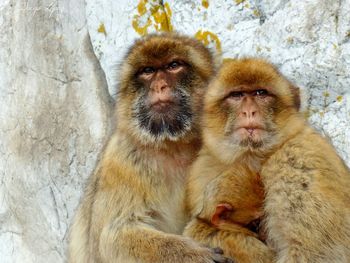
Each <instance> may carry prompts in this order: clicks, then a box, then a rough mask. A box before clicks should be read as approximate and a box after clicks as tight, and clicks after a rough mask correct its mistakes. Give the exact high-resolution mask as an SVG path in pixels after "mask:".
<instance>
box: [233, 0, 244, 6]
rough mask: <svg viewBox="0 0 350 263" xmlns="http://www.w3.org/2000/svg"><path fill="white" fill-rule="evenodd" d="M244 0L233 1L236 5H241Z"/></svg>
mask: <svg viewBox="0 0 350 263" xmlns="http://www.w3.org/2000/svg"><path fill="white" fill-rule="evenodd" d="M244 1H245V0H235V2H236V5H239V4H242V3H243V2H244Z"/></svg>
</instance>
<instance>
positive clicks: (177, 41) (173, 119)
mask: <svg viewBox="0 0 350 263" xmlns="http://www.w3.org/2000/svg"><path fill="white" fill-rule="evenodd" d="M213 64H214V63H213V61H212V56H211V54H210V52H209V51H208V49H206V48H205V47H204V46H203V45H202V44H200V43H199V42H198V41H196V40H194V39H192V38H188V37H183V36H179V35H176V34H162V35H151V36H149V37H146V38H144V39H141V40H139V41H138V42H136V43H135V45H134V46H133V47H132V48H131V50H130V51H129V53H128V55H127V57H126V62H125V64H124V65H123V67H122V81H121V85H120V89H119V91H118V99H117V114H118V124H117V125H119V127H121V128H124V129H127V130H128V132H129V134H130V135H134V136H135V137H137V139H141V142H144V143H149V142H150V143H155V142H162V141H165V140H169V141H177V140H180V139H182V140H191V139H192V138H194V137H198V133H199V129H198V127H197V126H198V119H199V117H198V115H199V112H200V110H201V107H202V95H203V93H204V88H205V87H206V86H207V83H208V80H209V78H210V77H211V76H212V74H213V72H214V66H213Z"/></svg>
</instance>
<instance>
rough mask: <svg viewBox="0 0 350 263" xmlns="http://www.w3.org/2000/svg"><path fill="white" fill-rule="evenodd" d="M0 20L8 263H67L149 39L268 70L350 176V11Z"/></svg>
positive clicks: (94, 12)
mask: <svg viewBox="0 0 350 263" xmlns="http://www.w3.org/2000/svg"><path fill="white" fill-rule="evenodd" d="M0 13H1V16H0V33H1V36H2V37H1V40H0V136H1V140H0V154H1V158H0V179H1V181H0V200H1V206H0V255H1V262H4V263H10V262H11V263H12V262H28V263H31V262H65V258H66V251H65V250H66V238H67V229H68V226H69V224H70V222H71V219H72V216H73V214H74V210H75V208H76V206H77V204H78V200H79V197H80V195H81V193H82V188H83V185H84V182H85V179H86V178H87V177H88V176H89V175H90V174H91V172H92V170H93V168H94V165H95V162H96V160H97V158H98V154H99V152H100V151H101V148H102V146H103V143H104V140H105V139H106V137H107V135H108V133H109V131H110V128H111V124H110V123H111V122H110V120H111V118H112V112H113V99H112V98H113V97H115V93H116V88H117V82H116V81H115V80H116V79H117V69H118V64H119V62H120V61H121V59H122V58H123V56H124V54H125V52H126V51H127V48H128V46H129V45H130V44H132V42H133V40H134V39H135V38H137V37H139V36H140V35H144V34H147V33H151V32H154V31H166V30H177V31H180V32H183V33H186V34H189V35H194V36H195V37H197V38H198V39H200V40H201V41H203V42H204V43H205V44H208V45H209V46H211V47H212V48H213V50H215V51H216V52H218V53H222V55H223V56H224V57H242V56H260V57H265V58H268V59H269V60H271V61H272V62H273V63H275V64H276V65H277V66H278V67H279V68H280V69H281V71H282V72H283V73H284V74H285V75H286V76H287V77H288V78H289V79H290V80H292V81H293V82H294V83H296V84H297V85H298V86H299V87H300V88H301V89H302V90H303V91H304V94H305V96H304V100H303V104H304V105H303V110H304V111H305V114H306V115H307V116H308V117H309V120H310V122H311V123H312V124H313V125H314V126H315V127H316V128H318V129H319V130H320V131H322V132H323V133H324V134H325V136H328V137H329V138H330V139H331V140H332V142H333V143H334V145H335V146H336V148H337V150H338V152H339V153H340V155H341V156H342V157H343V158H344V159H345V160H346V162H347V164H348V165H349V164H350V139H349V138H350V129H349V128H350V89H349V86H350V75H349V73H348V72H350V1H349V0H345V1H323V0H314V1H287V0H274V1H270V0H269V1H267V0H263V1H252V0H250V1H249V0H231V1H211V0H202V1H198V0H197V1H195V0H188V1H180V0H172V1H170V0H166V1H157V0H148V1H146V0H138V1H136V0H135V1H134V2H132V1H127V0H119V1H113V0H85V1H83V0H75V1H68V0H42V1H38V0H32V1H23V0H20V1H15V0H4V1H1V3H0ZM100 63H101V67H102V69H103V70H101V67H100Z"/></svg>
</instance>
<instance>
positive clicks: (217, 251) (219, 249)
mask: <svg viewBox="0 0 350 263" xmlns="http://www.w3.org/2000/svg"><path fill="white" fill-rule="evenodd" d="M213 251H214V253H215V254H224V251H223V250H222V249H221V248H220V247H214V248H213Z"/></svg>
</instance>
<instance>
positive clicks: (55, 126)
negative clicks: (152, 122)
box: [0, 0, 112, 263]
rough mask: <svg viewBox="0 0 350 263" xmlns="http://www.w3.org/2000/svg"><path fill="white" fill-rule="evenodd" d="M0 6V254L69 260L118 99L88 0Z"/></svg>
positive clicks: (10, 258)
mask: <svg viewBox="0 0 350 263" xmlns="http://www.w3.org/2000/svg"><path fill="white" fill-rule="evenodd" d="M0 10H1V16H0V17H1V18H0V32H1V36H2V37H1V40H0V52H1V55H0V137H1V141H0V153H1V158H0V255H1V256H0V261H1V262H3V263H12V262H26V263H31V262H43V263H44V262H45V263H47V262H52V263H53V262H64V259H65V243H66V235H67V228H68V226H69V224H70V221H71V218H72V215H73V212H74V209H75V207H76V205H77V203H78V200H79V197H80V195H81V189H82V186H83V184H84V181H85V179H86V178H87V176H88V175H89V174H90V173H91V171H92V169H93V168H94V163H95V160H96V158H97V156H98V153H99V151H100V149H101V146H102V144H103V139H104V137H105V134H106V132H107V131H108V130H109V128H108V127H109V122H108V120H109V115H110V113H111V106H112V105H111V104H112V103H111V102H110V100H109V95H108V92H107V91H108V89H107V84H106V81H105V77H104V73H103V71H102V70H101V69H100V66H99V63H98V60H97V59H96V57H95V55H94V52H93V51H92V46H91V42H90V39H89V35H88V32H87V29H86V19H85V4H84V1H83V0H75V1H52V0H47V1H17V0H9V1H1V4H0Z"/></svg>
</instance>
